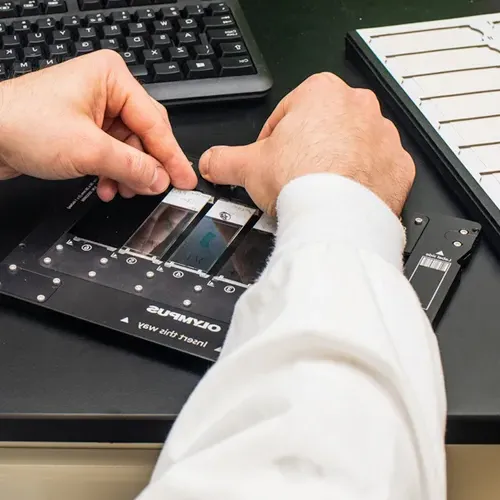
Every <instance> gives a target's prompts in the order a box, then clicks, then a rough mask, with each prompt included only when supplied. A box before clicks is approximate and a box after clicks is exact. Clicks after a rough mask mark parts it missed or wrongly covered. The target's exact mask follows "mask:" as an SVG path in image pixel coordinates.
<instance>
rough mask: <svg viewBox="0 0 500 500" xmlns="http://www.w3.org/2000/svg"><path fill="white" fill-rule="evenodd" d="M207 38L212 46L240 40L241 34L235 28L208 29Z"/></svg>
mask: <svg viewBox="0 0 500 500" xmlns="http://www.w3.org/2000/svg"><path fill="white" fill-rule="evenodd" d="M207 34H208V39H209V40H210V43H211V44H212V45H214V46H216V45H218V44H219V43H224V42H236V41H239V40H241V34H240V32H239V30H237V29H234V28H233V29H225V30H208V32H207Z"/></svg>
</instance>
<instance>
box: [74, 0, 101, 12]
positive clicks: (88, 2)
mask: <svg viewBox="0 0 500 500" xmlns="http://www.w3.org/2000/svg"><path fill="white" fill-rule="evenodd" d="M78 6H79V7H80V10H98V9H100V8H101V2H100V0H78Z"/></svg>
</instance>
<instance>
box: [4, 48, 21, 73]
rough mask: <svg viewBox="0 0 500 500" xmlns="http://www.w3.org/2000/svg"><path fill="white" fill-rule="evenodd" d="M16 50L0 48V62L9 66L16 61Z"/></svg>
mask: <svg viewBox="0 0 500 500" xmlns="http://www.w3.org/2000/svg"><path fill="white" fill-rule="evenodd" d="M17 59H18V58H17V51H16V50H15V49H3V50H0V63H2V64H3V65H5V67H6V68H10V67H11V66H12V65H13V64H14V63H15V62H16V61H17Z"/></svg>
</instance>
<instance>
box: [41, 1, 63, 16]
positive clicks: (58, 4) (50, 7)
mask: <svg viewBox="0 0 500 500" xmlns="http://www.w3.org/2000/svg"><path fill="white" fill-rule="evenodd" d="M44 5H45V14H61V13H62V12H68V7H67V6H66V2H65V1H64V0H48V1H47V2H46V3H45V4H44Z"/></svg>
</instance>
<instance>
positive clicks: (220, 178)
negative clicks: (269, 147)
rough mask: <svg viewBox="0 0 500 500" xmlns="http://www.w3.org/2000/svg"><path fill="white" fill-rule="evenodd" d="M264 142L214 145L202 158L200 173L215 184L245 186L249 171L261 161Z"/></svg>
mask: <svg viewBox="0 0 500 500" xmlns="http://www.w3.org/2000/svg"><path fill="white" fill-rule="evenodd" d="M263 144H264V142H263V141H260V142H255V143H253V144H249V145H248V146H233V147H230V146H216V147H213V148H211V149H209V150H208V151H205V153H204V154H203V155H202V157H201V158H200V162H199V168H200V173H201V175H202V176H203V177H204V178H205V179H206V180H207V181H209V182H213V183H215V184H230V185H234V186H242V187H245V179H246V177H247V174H248V172H249V171H251V170H252V169H254V168H255V165H256V164H257V163H258V162H259V158H260V151H261V149H262V147H263Z"/></svg>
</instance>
